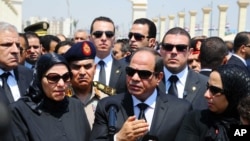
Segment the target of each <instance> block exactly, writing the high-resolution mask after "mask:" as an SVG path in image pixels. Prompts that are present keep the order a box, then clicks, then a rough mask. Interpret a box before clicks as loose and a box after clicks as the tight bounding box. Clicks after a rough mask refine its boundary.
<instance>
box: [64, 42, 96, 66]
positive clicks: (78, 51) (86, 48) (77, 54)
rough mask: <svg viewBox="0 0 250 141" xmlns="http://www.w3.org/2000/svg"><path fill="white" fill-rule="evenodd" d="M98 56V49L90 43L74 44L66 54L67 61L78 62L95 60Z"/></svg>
mask: <svg viewBox="0 0 250 141" xmlns="http://www.w3.org/2000/svg"><path fill="white" fill-rule="evenodd" d="M95 56H96V49H95V46H94V44H93V43H91V42H90V41H83V42H79V43H76V44H74V45H73V46H72V47H71V48H70V49H69V50H68V51H67V52H66V53H65V54H64V57H65V58H66V60H67V61H69V62H71V61H77V60H85V59H94V58H95Z"/></svg>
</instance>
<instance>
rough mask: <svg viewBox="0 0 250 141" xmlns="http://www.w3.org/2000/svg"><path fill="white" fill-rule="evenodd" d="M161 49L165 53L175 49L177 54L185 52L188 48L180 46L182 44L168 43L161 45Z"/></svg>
mask: <svg viewBox="0 0 250 141" xmlns="http://www.w3.org/2000/svg"><path fill="white" fill-rule="evenodd" d="M161 47H162V49H164V50H166V51H172V50H173V48H174V47H175V48H176V50H177V51H178V52H185V51H187V47H188V46H187V45H182V44H179V45H172V44H168V43H162V44H161Z"/></svg>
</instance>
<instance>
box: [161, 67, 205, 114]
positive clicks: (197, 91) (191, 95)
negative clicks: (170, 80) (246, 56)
mask: <svg viewBox="0 0 250 141" xmlns="http://www.w3.org/2000/svg"><path fill="white" fill-rule="evenodd" d="M164 78H165V77H164ZM207 81H208V77H206V76H204V75H202V74H199V73H197V72H194V71H193V70H191V69H189V70H188V76H187V80H186V84H185V88H184V94H183V95H184V96H183V98H184V99H186V100H187V101H189V102H190V103H191V104H192V107H193V109H206V108H207V107H208V106H207V101H206V99H205V98H204V94H205V92H206V90H207V89H206V84H207ZM165 83H166V81H165V79H163V80H162V82H161V83H160V85H159V88H160V90H161V91H163V92H166V85H165Z"/></svg>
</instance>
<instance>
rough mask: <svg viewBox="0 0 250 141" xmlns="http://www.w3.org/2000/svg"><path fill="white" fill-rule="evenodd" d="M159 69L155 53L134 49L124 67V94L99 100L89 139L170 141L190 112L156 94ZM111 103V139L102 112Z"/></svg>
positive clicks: (184, 103) (182, 102) (175, 100)
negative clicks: (113, 111)
mask: <svg viewBox="0 0 250 141" xmlns="http://www.w3.org/2000/svg"><path fill="white" fill-rule="evenodd" d="M162 70H163V60H162V58H161V56H160V54H159V53H158V52H157V51H156V50H154V49H151V48H147V47H143V48H140V49H138V50H137V51H136V52H135V53H134V54H133V55H132V57H131V61H130V64H129V66H128V67H126V73H127V79H126V83H127V87H128V92H125V93H122V94H119V95H115V96H111V97H107V98H105V99H102V100H100V101H99V103H98V105H97V109H96V114H95V116H96V120H95V122H94V125H93V130H92V133H91V140H98V139H100V140H101V139H106V140H108V139H109V140H113V139H115V140H117V141H118V140H123V141H135V140H141V139H142V140H144V139H145V138H150V139H151V140H152V139H157V140H158V141H166V140H168V141H174V139H175V136H176V133H177V131H178V129H179V128H180V124H181V121H182V119H183V117H184V115H185V114H186V113H188V112H189V111H190V110H191V104H190V103H188V102H187V101H185V100H181V99H178V98H176V97H174V96H172V95H166V93H165V92H162V91H159V89H158V88H157V86H158V85H159V83H160V82H161V79H162V78H163V72H162ZM112 104H117V105H116V107H117V112H116V117H117V118H116V119H117V120H116V121H115V123H116V124H115V128H116V130H115V131H114V132H115V133H114V136H110V135H109V129H108V126H109V124H108V123H109V121H110V120H111V119H109V116H108V115H109V114H108V110H106V107H108V106H109V105H112ZM142 105H144V106H142ZM142 111H143V112H142ZM176 111H178V112H176ZM142 114H143V116H140V115H142ZM140 117H141V118H140Z"/></svg>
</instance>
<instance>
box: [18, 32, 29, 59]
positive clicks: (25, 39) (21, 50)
mask: <svg viewBox="0 0 250 141" xmlns="http://www.w3.org/2000/svg"><path fill="white" fill-rule="evenodd" d="M18 34H19V37H21V38H23V39H24V42H25V44H26V46H25V47H20V54H21V55H22V54H23V50H25V49H27V48H28V47H29V42H28V39H27V37H26V36H25V33H18Z"/></svg>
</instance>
